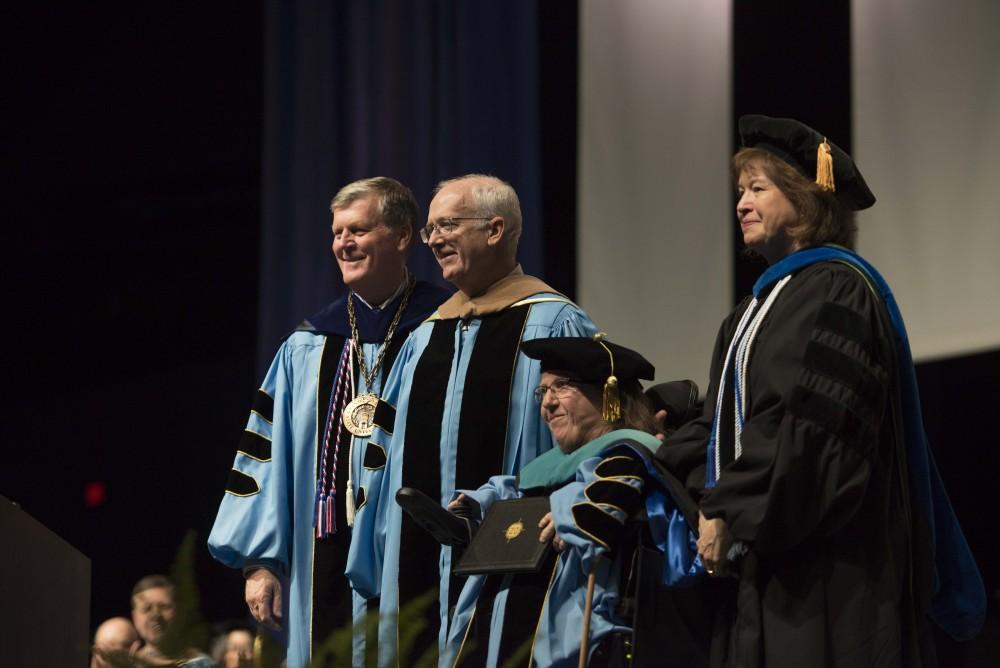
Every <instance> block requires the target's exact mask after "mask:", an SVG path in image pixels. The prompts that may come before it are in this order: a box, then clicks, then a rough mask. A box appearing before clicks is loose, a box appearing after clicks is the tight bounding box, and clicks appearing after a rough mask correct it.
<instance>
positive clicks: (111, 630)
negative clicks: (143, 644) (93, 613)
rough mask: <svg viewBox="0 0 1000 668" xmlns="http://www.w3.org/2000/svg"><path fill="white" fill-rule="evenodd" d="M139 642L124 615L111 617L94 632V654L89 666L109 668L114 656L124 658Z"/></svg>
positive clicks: (132, 627) (137, 635)
mask: <svg viewBox="0 0 1000 668" xmlns="http://www.w3.org/2000/svg"><path fill="white" fill-rule="evenodd" d="M138 642H139V634H138V633H136V631H135V627H134V626H132V622H130V621H129V620H128V619H126V618H125V617H112V618H111V619H108V620H106V621H104V622H102V623H101V625H100V626H98V627H97V631H95V632H94V654H93V656H92V658H91V659H90V668H111V666H113V665H114V664H113V663H112V661H114V660H115V658H116V657H117V658H121V659H124V658H126V657H128V655H129V652H130V651H131V650H132V649H133V647H134V646H135V645H136V644H137V643H138Z"/></svg>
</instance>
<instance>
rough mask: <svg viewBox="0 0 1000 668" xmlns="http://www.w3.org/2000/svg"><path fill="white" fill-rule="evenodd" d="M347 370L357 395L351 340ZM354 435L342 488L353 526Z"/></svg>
mask: <svg viewBox="0 0 1000 668" xmlns="http://www.w3.org/2000/svg"><path fill="white" fill-rule="evenodd" d="M347 372H348V376H349V377H350V379H351V396H352V397H355V396H357V392H356V391H355V387H354V342H353V341H351V344H350V352H349V353H348V356H347ZM354 438H355V437H354V435H353V434H352V435H351V445H350V447H349V448H348V450H347V489H346V490H344V510H345V512H346V514H347V526H349V527H353V526H354Z"/></svg>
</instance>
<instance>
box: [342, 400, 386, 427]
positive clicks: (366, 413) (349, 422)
mask: <svg viewBox="0 0 1000 668" xmlns="http://www.w3.org/2000/svg"><path fill="white" fill-rule="evenodd" d="M376 405H378V397H376V396H375V395H374V394H359V395H358V396H356V397H354V398H353V399H351V403H349V404H347V407H346V408H345V409H344V418H343V419H344V427H346V428H347V431H349V432H351V433H352V434H354V435H355V436H371V435H372V430H373V429H374V428H375V406H376Z"/></svg>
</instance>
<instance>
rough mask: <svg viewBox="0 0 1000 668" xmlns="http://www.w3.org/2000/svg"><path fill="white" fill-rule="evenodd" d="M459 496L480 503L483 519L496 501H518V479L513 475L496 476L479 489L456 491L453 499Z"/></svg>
mask: <svg viewBox="0 0 1000 668" xmlns="http://www.w3.org/2000/svg"><path fill="white" fill-rule="evenodd" d="M459 494H465V495H466V496H467V497H469V498H470V499H473V500H474V501H475V502H476V503H478V504H479V508H480V510H482V513H483V517H486V513H487V512H488V511H489V509H490V506H492V505H493V503H494V502H495V501H500V500H502V499H516V498H518V497H519V496H520V493H519V492H518V490H517V478H516V477H515V476H512V475H495V476H493V477H492V478H490V479H489V480H488V481H486V484H485V485H483V486H482V487H480V488H479V489H459V490H455V494H454V496H453V497H452V498H453V499H457V498H458V495H459Z"/></svg>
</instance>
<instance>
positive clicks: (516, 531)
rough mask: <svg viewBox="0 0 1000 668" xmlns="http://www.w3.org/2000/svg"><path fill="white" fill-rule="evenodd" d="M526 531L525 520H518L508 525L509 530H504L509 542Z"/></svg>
mask: <svg viewBox="0 0 1000 668" xmlns="http://www.w3.org/2000/svg"><path fill="white" fill-rule="evenodd" d="M523 531H524V522H522V521H521V520H518V521H516V522H514V523H513V524H511V525H510V526H509V527H507V531H505V532H504V536H505V537H506V538H507V542H508V543H509V542H510V541H512V540H514V539H515V538H517V537H518V536H520V535H521V533H522V532H523Z"/></svg>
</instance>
